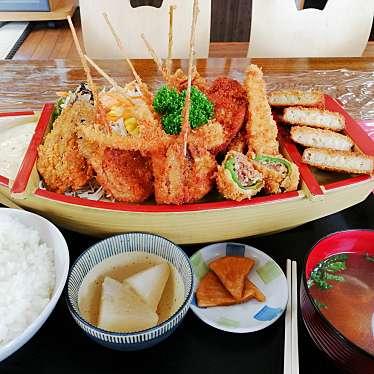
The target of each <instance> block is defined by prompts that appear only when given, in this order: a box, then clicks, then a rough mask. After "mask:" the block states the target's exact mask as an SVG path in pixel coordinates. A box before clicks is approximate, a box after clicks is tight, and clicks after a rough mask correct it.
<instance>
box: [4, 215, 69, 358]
mask: <svg viewBox="0 0 374 374" xmlns="http://www.w3.org/2000/svg"><path fill="white" fill-rule="evenodd" d="M6 216H8V217H12V218H14V219H16V220H18V221H19V222H21V223H22V224H24V225H25V226H27V227H30V228H32V229H34V230H36V231H38V233H39V235H40V238H41V240H42V241H43V242H44V243H46V244H47V245H48V247H50V248H51V249H53V251H54V255H55V258H54V260H55V261H54V265H55V288H54V290H53V293H52V296H51V299H50V300H49V303H48V304H47V305H46V307H45V308H44V309H43V311H42V312H41V313H40V314H39V316H38V317H37V318H36V319H35V320H34V321H33V322H32V323H31V325H29V326H28V327H27V328H26V330H25V331H24V332H23V333H22V334H21V335H19V336H18V337H16V338H15V339H13V340H12V341H10V342H9V343H7V344H6V345H5V346H3V347H1V348H0V362H1V361H2V360H4V359H5V358H7V357H8V356H10V355H11V354H13V353H14V352H16V351H17V350H18V349H19V348H21V347H22V346H23V345H24V344H25V343H27V342H28V341H29V340H30V339H31V338H32V337H33V336H34V335H35V334H36V332H37V331H38V330H39V329H40V328H41V327H42V326H43V324H44V322H45V321H46V320H47V318H48V317H49V315H50V314H51V313H52V311H53V309H54V307H55V306H56V303H57V301H58V299H59V298H60V296H61V293H62V291H63V289H64V286H65V282H66V278H67V275H68V272H69V250H68V246H67V244H66V241H65V239H64V237H63V236H62V234H61V232H60V231H59V230H58V228H57V227H56V226H55V225H53V224H52V223H51V222H49V221H48V220H46V219H45V218H43V217H41V216H38V215H37V214H34V213H30V212H26V211H24V210H18V209H8V208H0V220H1V219H3V217H6Z"/></svg>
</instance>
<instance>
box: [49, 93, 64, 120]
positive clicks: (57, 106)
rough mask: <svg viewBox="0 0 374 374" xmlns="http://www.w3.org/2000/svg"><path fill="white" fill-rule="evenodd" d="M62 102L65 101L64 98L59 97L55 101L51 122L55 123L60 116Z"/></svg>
mask: <svg viewBox="0 0 374 374" xmlns="http://www.w3.org/2000/svg"><path fill="white" fill-rule="evenodd" d="M64 101H65V98H64V97H60V98H59V99H58V100H57V101H56V103H55V107H54V110H53V113H52V122H54V121H56V119H57V117H58V116H59V115H60V114H61V112H62V108H61V105H62V104H63V103H64Z"/></svg>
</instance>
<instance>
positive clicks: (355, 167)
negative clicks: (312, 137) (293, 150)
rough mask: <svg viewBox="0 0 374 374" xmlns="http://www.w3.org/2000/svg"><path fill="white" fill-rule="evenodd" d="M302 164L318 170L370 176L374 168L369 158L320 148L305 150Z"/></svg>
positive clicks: (372, 161)
mask: <svg viewBox="0 0 374 374" xmlns="http://www.w3.org/2000/svg"><path fill="white" fill-rule="evenodd" d="M303 162H304V163H306V164H308V165H312V166H315V167H317V168H319V169H325V170H332V171H337V172H340V173H356V174H372V173H373V168H374V160H373V158H371V157H369V156H365V155H362V154H360V153H354V152H346V151H333V150H330V149H321V148H307V149H305V150H304V153H303Z"/></svg>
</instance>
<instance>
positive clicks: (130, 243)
mask: <svg viewBox="0 0 374 374" xmlns="http://www.w3.org/2000/svg"><path fill="white" fill-rule="evenodd" d="M137 251H142V252H149V253H152V254H155V255H158V256H160V257H162V258H164V259H165V260H167V261H169V262H170V263H171V264H173V265H174V266H175V267H176V269H177V270H178V271H179V273H180V275H181V277H182V280H183V284H184V290H185V293H184V302H183V304H182V305H181V307H180V308H179V309H178V310H177V311H176V313H175V314H174V315H172V316H171V317H170V318H169V319H168V320H166V321H164V322H162V323H161V324H159V325H157V326H155V327H153V328H150V329H147V330H142V331H139V332H134V333H115V332H109V331H106V330H103V329H100V328H98V327H96V326H94V325H92V324H90V323H89V322H87V321H86V320H84V319H83V318H82V316H81V315H80V313H79V309H78V292H79V288H80V286H81V284H82V281H83V279H84V277H85V276H86V274H87V273H88V272H89V271H90V270H91V269H92V268H93V267H94V266H95V265H97V264H98V263H100V262H102V261H103V260H105V259H106V258H108V257H111V256H115V255H118V254H121V253H124V252H137ZM193 288H194V281H193V273H192V267H191V264H190V261H189V258H188V256H187V255H186V254H185V253H184V252H183V250H182V249H181V248H179V247H178V246H177V245H175V244H174V243H172V242H170V241H169V240H167V239H165V238H162V237H160V236H157V235H152V234H146V233H127V234H121V235H117V236H113V237H110V238H108V239H105V240H102V241H100V242H98V243H96V244H95V245H93V246H92V247H90V248H88V249H87V250H86V251H85V252H83V253H82V254H81V255H80V256H79V257H78V259H77V260H76V261H75V263H74V265H73V266H72V268H71V270H70V273H69V277H68V282H67V290H66V302H67V305H68V307H69V311H70V313H71V315H72V316H73V318H74V320H75V322H76V323H77V324H78V325H79V327H80V328H81V329H82V330H83V332H84V333H85V334H87V335H88V336H89V337H90V338H91V339H93V340H94V341H95V342H97V343H99V344H102V345H104V346H106V347H108V348H113V349H117V350H122V351H135V350H140V349H144V348H149V347H151V346H153V345H155V344H158V343H160V342H161V341H162V340H164V339H166V338H167V337H168V336H170V335H171V334H172V332H173V331H174V330H175V329H176V328H177V327H178V325H179V324H180V323H181V321H182V319H183V318H184V316H185V315H186V313H187V311H188V309H189V307H190V304H191V301H192V297H193Z"/></svg>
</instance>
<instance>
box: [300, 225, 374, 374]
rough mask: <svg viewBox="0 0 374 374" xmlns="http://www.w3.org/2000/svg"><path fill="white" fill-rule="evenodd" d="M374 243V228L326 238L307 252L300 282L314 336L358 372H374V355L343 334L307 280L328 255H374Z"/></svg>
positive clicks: (303, 309) (303, 305)
mask: <svg viewBox="0 0 374 374" xmlns="http://www.w3.org/2000/svg"><path fill="white" fill-rule="evenodd" d="M373 243H374V231H373V230H349V231H341V232H336V233H334V234H331V235H328V236H326V237H324V238H323V239H321V240H320V241H318V242H317V243H316V244H315V245H314V246H313V247H312V249H311V250H310V251H309V253H308V254H307V255H306V257H305V262H304V266H303V275H302V281H301V283H300V307H301V314H302V317H303V320H304V323H305V326H306V328H307V330H308V332H309V334H310V336H311V338H312V339H313V341H314V342H315V344H316V345H317V346H318V348H319V349H321V350H322V351H323V352H325V353H326V354H327V355H328V356H329V357H330V358H331V359H332V360H333V361H334V362H335V364H336V365H337V366H339V367H340V368H342V369H343V370H345V371H347V372H350V373H355V374H373V373H374V356H373V355H371V354H370V353H368V352H366V351H365V350H363V349H362V348H360V347H359V346H357V345H356V344H354V343H353V342H352V341H350V340H349V339H348V338H346V337H345V336H343V334H342V333H341V332H340V331H339V330H337V329H336V328H335V327H334V325H332V324H331V322H330V321H329V320H328V319H327V318H326V317H325V316H324V315H323V314H322V312H321V311H320V309H319V308H318V306H317V304H316V302H315V301H314V299H313V297H312V296H311V294H310V291H309V288H308V283H307V282H308V279H309V277H310V273H311V271H312V270H313V269H314V268H315V266H316V265H317V264H318V263H319V262H320V261H322V260H324V259H325V258H327V257H329V256H331V255H334V254H338V253H342V252H345V253H359V254H361V253H362V254H365V253H369V254H371V255H372V254H374V244H373ZM342 312H344V311H342ZM373 321H374V316H373ZM373 324H374V323H373ZM373 329H374V326H373Z"/></svg>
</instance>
